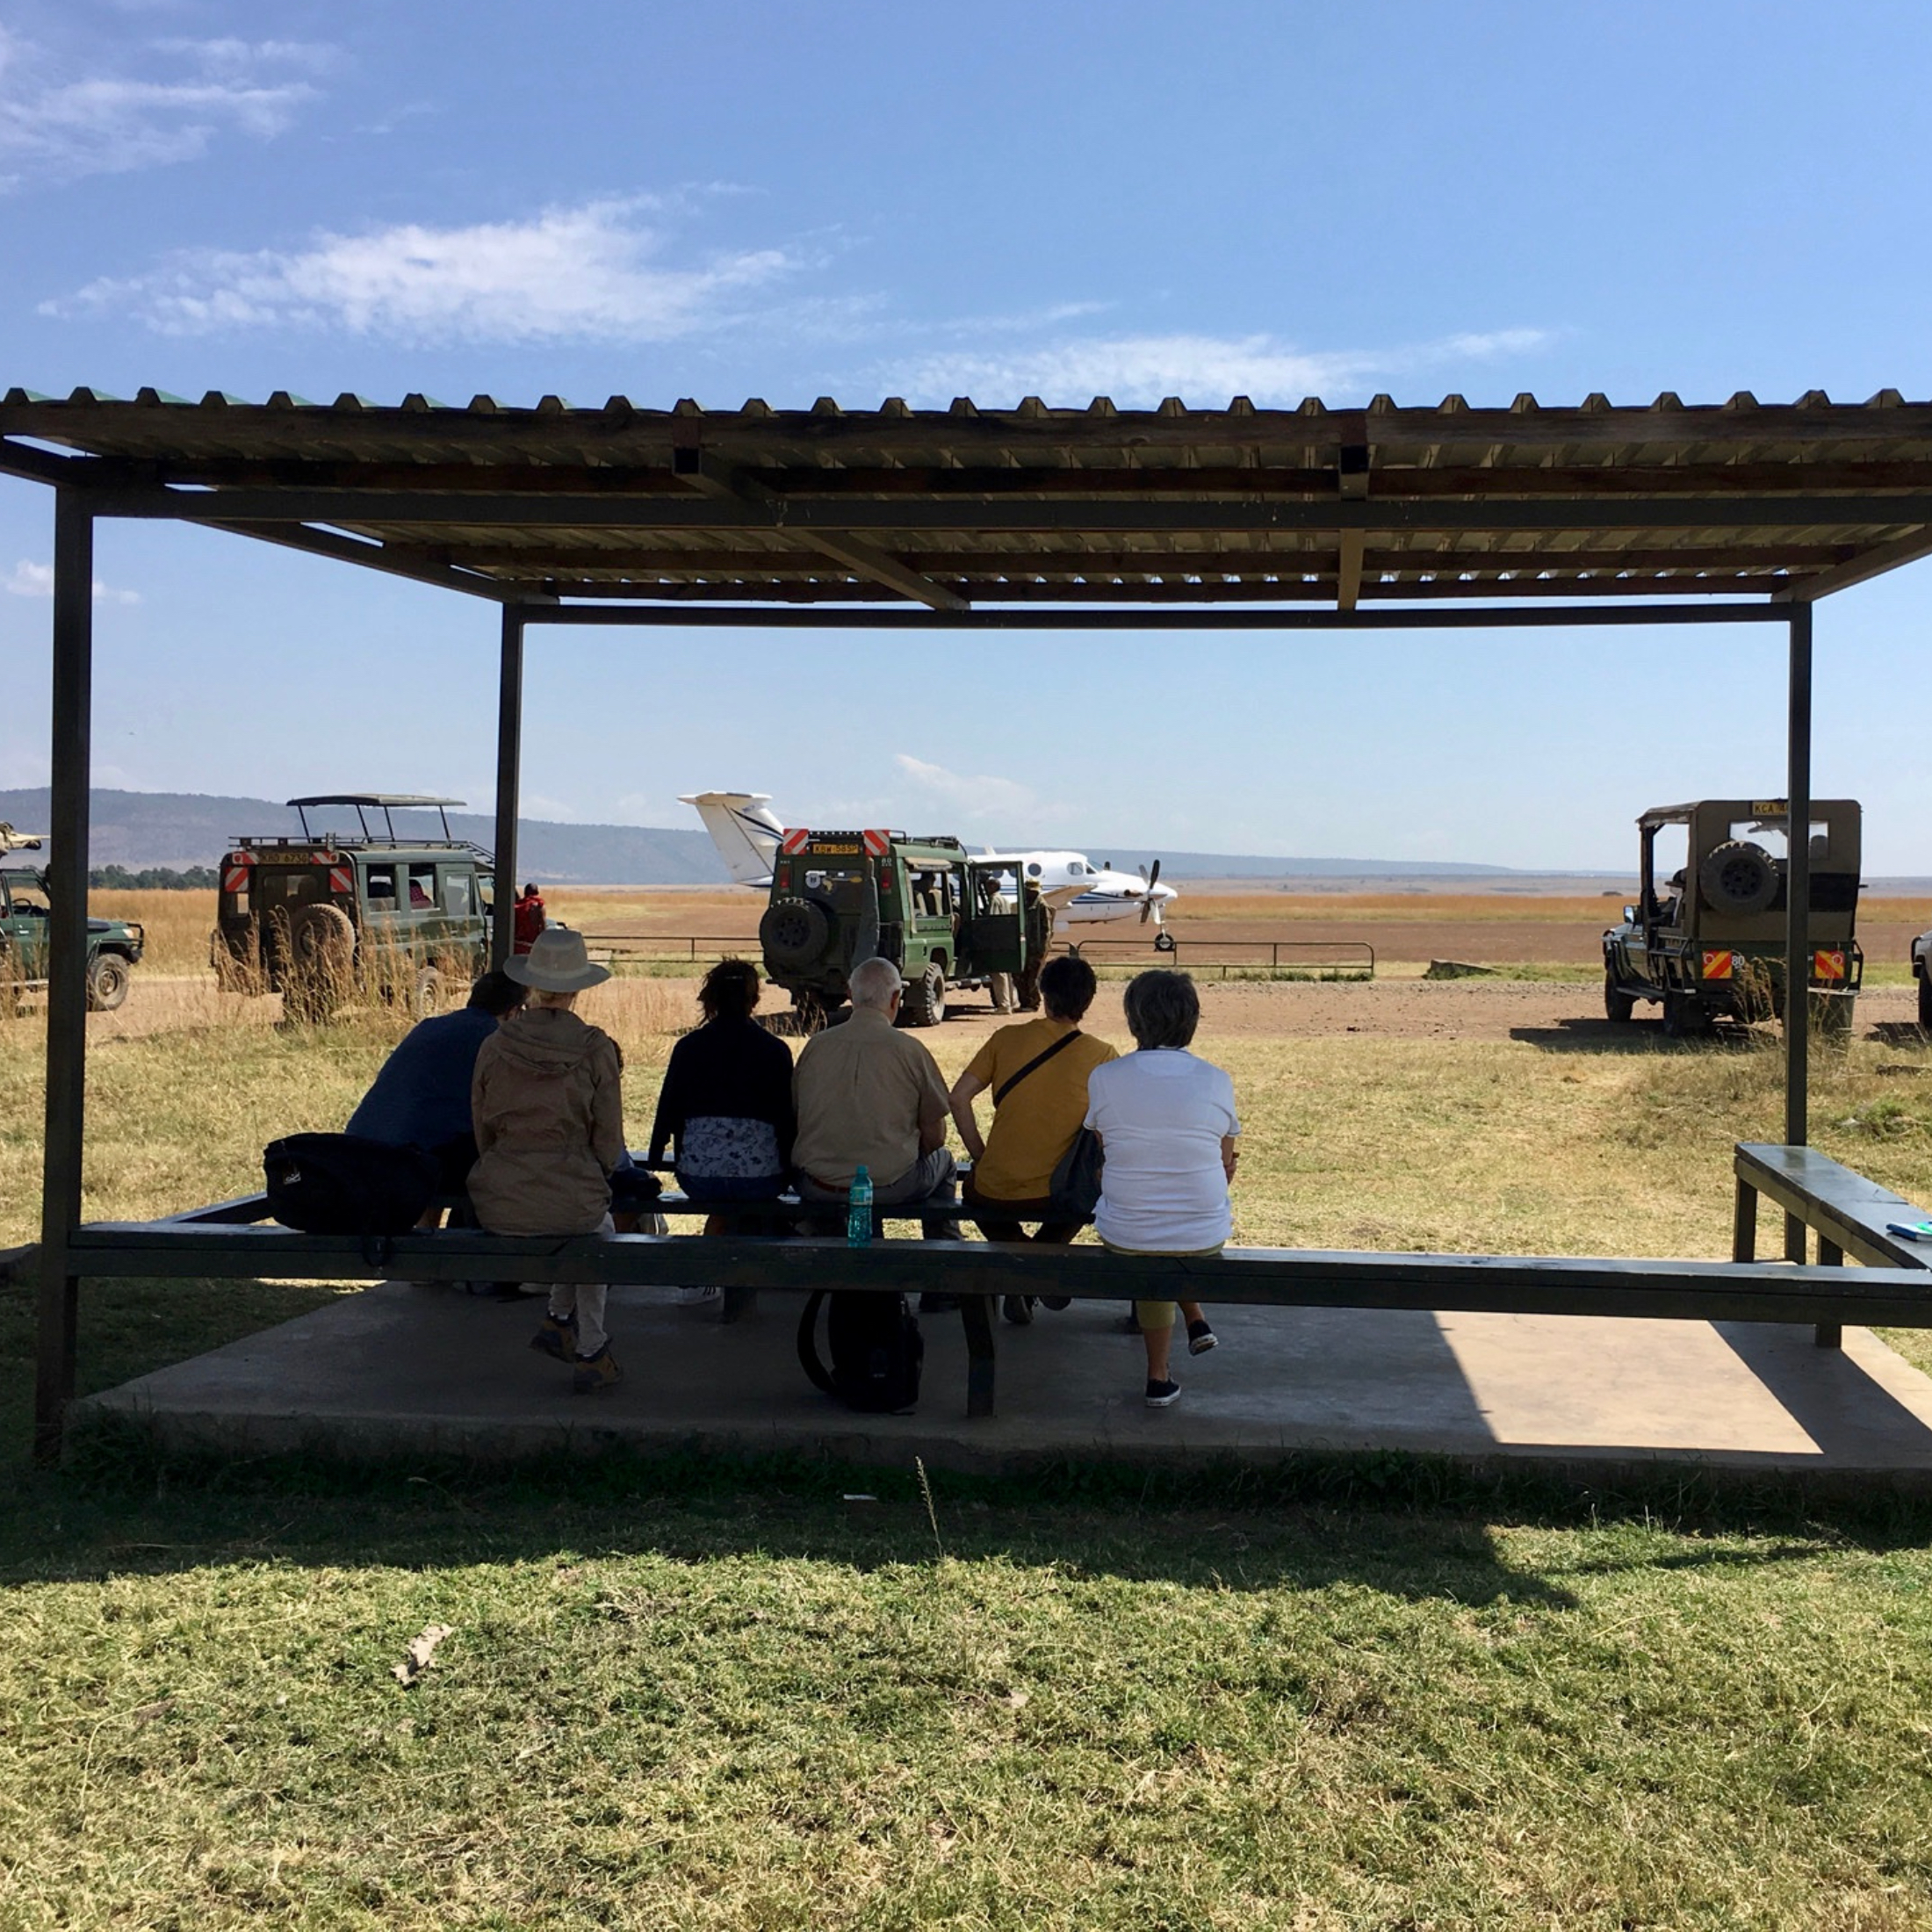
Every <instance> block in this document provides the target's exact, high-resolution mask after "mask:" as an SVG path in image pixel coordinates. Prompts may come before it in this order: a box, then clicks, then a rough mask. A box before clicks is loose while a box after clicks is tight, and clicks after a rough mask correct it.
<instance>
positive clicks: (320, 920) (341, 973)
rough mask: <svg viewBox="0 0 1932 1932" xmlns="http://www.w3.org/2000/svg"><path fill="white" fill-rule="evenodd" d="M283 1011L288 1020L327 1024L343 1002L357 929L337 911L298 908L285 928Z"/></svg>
mask: <svg viewBox="0 0 1932 1932" xmlns="http://www.w3.org/2000/svg"><path fill="white" fill-rule="evenodd" d="M288 949H289V956H288V962H287V964H286V966H285V969H284V971H283V984H282V1006H283V1010H284V1011H285V1013H287V1014H288V1016H289V1017H290V1018H291V1019H302V1020H322V1019H326V1018H327V1017H328V1014H329V1013H332V1012H333V1011H334V1010H335V1007H337V1006H340V1005H341V1004H342V1001H343V1000H344V998H347V996H348V994H349V992H350V988H351V985H352V982H353V975H354V972H355V965H356V928H355V927H354V926H352V925H350V920H349V915H348V913H346V912H343V911H342V908H341V907H340V906H339V905H304V906H301V907H299V908H298V910H297V912H296V914H295V917H294V919H292V921H291V922H290V927H289V948H288Z"/></svg>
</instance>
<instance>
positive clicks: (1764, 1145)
mask: <svg viewBox="0 0 1932 1932" xmlns="http://www.w3.org/2000/svg"><path fill="white" fill-rule="evenodd" d="M1735 1169H1736V1175H1737V1201H1736V1207H1735V1210H1734V1218H1733V1223H1732V1231H1731V1258H1732V1259H1733V1260H1734V1261H1740V1262H1742V1261H1755V1260H1756V1258H1757V1202H1758V1196H1759V1195H1761V1194H1762V1195H1764V1196H1765V1197H1767V1198H1768V1199H1769V1200H1772V1201H1774V1202H1776V1204H1777V1206H1778V1207H1779V1208H1783V1209H1784V1215H1785V1223H1784V1231H1785V1238H1784V1251H1785V1254H1786V1256H1787V1257H1788V1258H1790V1259H1791V1260H1793V1261H1803V1260H1804V1259H1805V1258H1806V1240H1805V1232H1804V1230H1805V1229H1807V1228H1808V1229H1813V1230H1814V1231H1815V1232H1816V1234H1817V1236H1818V1262H1819V1265H1820V1267H1827V1268H1837V1267H1842V1266H1843V1265H1844V1260H1845V1257H1846V1256H1847V1255H1849V1256H1850V1257H1851V1258H1852V1259H1853V1260H1855V1261H1857V1262H1861V1263H1863V1264H1864V1265H1865V1266H1866V1267H1868V1268H1921V1269H1932V1244H1926V1243H1922V1242H1915V1241H1910V1240H1907V1239H1906V1238H1905V1237H1904V1236H1900V1235H1895V1234H1892V1233H1889V1232H1888V1231H1887V1229H1886V1223H1887V1222H1894V1221H1902V1222H1914V1221H1923V1220H1924V1219H1925V1218H1926V1216H1925V1211H1924V1210H1923V1209H1922V1208H1914V1206H1913V1205H1912V1203H1911V1202H1910V1201H1908V1200H1905V1199H1904V1198H1903V1197H1902V1196H1900V1195H1898V1194H1895V1193H1892V1190H1891V1189H1890V1188H1888V1187H1881V1186H1879V1185H1878V1182H1877V1181H1875V1180H1868V1179H1866V1178H1865V1177H1864V1175H1863V1174H1861V1173H1858V1172H1856V1171H1855V1170H1854V1169H1852V1168H1849V1167H1846V1166H1844V1165H1843V1164H1842V1163H1840V1162H1838V1161H1835V1160H1833V1159H1832V1158H1831V1157H1830V1156H1829V1155H1827V1154H1820V1152H1819V1151H1818V1150H1817V1149H1816V1148H1815V1147H1784V1146H1780V1145H1778V1144H1777V1143H1775V1142H1766V1141H1741V1142H1739V1143H1738V1148H1737V1156H1736V1161H1735ZM1813 1338H1814V1339H1815V1340H1816V1342H1817V1344H1818V1345H1819V1347H1820V1348H1839V1347H1842V1345H1843V1343H1844V1330H1843V1327H1842V1324H1840V1323H1832V1322H1820V1323H1819V1324H1818V1326H1817V1331H1816V1334H1815V1336H1814V1337H1813Z"/></svg>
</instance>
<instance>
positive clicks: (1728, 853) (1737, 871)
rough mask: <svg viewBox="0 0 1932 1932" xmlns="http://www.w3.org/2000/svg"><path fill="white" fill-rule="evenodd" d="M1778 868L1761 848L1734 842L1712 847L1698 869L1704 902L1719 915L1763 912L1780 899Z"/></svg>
mask: <svg viewBox="0 0 1932 1932" xmlns="http://www.w3.org/2000/svg"><path fill="white" fill-rule="evenodd" d="M1777 878H1778V874H1777V865H1776V864H1775V863H1774V862H1773V861H1772V858H1771V855H1770V853H1768V852H1767V851H1766V850H1765V849H1764V847H1763V846H1761V845H1752V844H1751V843H1749V841H1748V840H1743V839H1732V840H1727V842H1726V843H1725V844H1723V845H1720V846H1712V847H1711V849H1710V850H1709V851H1708V852H1706V853H1705V855H1704V857H1703V859H1702V860H1701V861H1699V862H1698V884H1699V885H1701V886H1702V887H1703V888H1704V897H1705V902H1706V903H1707V904H1708V905H1710V906H1711V907H1712V910H1713V911H1715V912H1732V913H1744V912H1764V911H1766V910H1767V909H1768V908H1769V907H1770V903H1771V901H1772V900H1773V899H1775V898H1777Z"/></svg>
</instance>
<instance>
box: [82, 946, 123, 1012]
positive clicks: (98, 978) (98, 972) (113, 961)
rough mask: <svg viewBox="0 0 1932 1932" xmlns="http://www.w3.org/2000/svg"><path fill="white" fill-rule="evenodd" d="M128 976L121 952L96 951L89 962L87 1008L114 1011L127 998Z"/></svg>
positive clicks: (91, 1010)
mask: <svg viewBox="0 0 1932 1932" xmlns="http://www.w3.org/2000/svg"><path fill="white" fill-rule="evenodd" d="M128 977H129V976H128V971H127V962H126V960H125V959H123V958H122V957H121V956H120V955H119V953H96V954H95V955H94V956H93V958H92V959H90V960H89V961H88V962H87V1010H88V1011H89V1012H90V1013H112V1012H113V1010H114V1009H115V1007H117V1006H119V1005H121V1004H122V1002H123V1001H125V1000H126V998H127V981H128Z"/></svg>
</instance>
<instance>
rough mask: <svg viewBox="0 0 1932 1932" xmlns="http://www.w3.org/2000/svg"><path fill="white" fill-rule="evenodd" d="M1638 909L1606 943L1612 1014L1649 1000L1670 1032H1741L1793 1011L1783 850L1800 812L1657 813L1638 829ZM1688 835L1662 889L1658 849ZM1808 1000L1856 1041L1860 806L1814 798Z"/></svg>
mask: <svg viewBox="0 0 1932 1932" xmlns="http://www.w3.org/2000/svg"><path fill="white" fill-rule="evenodd" d="M1637 826H1638V831H1639V833H1640V840H1641V843H1640V854H1639V861H1638V889H1637V904H1636V905H1626V907H1625V908H1624V919H1623V924H1622V925H1620V926H1613V927H1612V928H1611V930H1610V931H1609V932H1607V933H1605V934H1604V1011H1605V1013H1607V1014H1608V1015H1609V1017H1610V1018H1611V1019H1612V1020H1628V1019H1629V1018H1630V1016H1631V1013H1632V1011H1633V1007H1634V1006H1635V1004H1636V1002H1637V1001H1638V1000H1640V999H1653V1000H1657V1001H1659V1002H1661V1003H1662V1007H1663V1025H1664V1030H1665V1031H1666V1032H1667V1033H1672V1034H1681V1033H1687V1032H1693V1031H1700V1030H1702V1029H1703V1028H1705V1027H1708V1026H1710V1025H1711V1023H1712V1021H1713V1020H1720V1019H1721V1020H1734V1021H1735V1022H1737V1023H1739V1024H1741V1025H1748V1024H1750V1023H1751V1022H1753V1021H1756V1020H1774V1019H1779V1018H1782V1017H1783V1015H1784V948H1785V938H1786V935H1785V919H1786V912H1787V905H1788V901H1787V897H1786V890H1785V876H1786V865H1787V860H1786V853H1787V850H1788V846H1789V837H1790V827H1791V813H1790V810H1789V808H1788V807H1787V805H1786V804H1785V802H1784V800H1783V799H1782V798H1757V799H1748V798H1703V799H1699V800H1698V801H1697V802H1696V803H1695V804H1686V805H1659V806H1657V807H1655V808H1654V809H1653V810H1652V811H1647V812H1645V813H1644V815H1643V816H1642V817H1641V818H1639V819H1638V821H1637ZM1676 828H1681V829H1682V831H1683V835H1684V844H1683V863H1682V864H1681V866H1680V867H1679V868H1678V869H1676V870H1675V871H1673V872H1672V873H1670V874H1669V876H1668V877H1667V878H1665V879H1664V880H1663V882H1662V884H1661V886H1660V884H1659V882H1658V879H1657V871H1658V869H1659V866H1660V864H1668V863H1669V861H1670V859H1671V858H1674V857H1675V856H1676V845H1675V842H1674V840H1673V842H1672V844H1671V845H1670V846H1669V847H1668V848H1667V854H1668V855H1666V854H1660V840H1661V839H1662V838H1668V837H1669V836H1670V834H1671V833H1672V832H1673V831H1674V830H1675V829H1676ZM1808 838H1809V841H1810V843H1809V847H1808V849H1809V853H1810V857H1811V893H1810V919H1809V922H1808V923H1809V934H1810V936H1809V943H1808V946H1807V948H1806V950H1807V956H1808V958H1809V962H1810V967H1811V971H1810V988H1809V990H1810V992H1811V995H1812V998H1813V1012H1814V1013H1815V1014H1816V1015H1817V1018H1818V1021H1819V1025H1820V1028H1821V1029H1822V1030H1823V1031H1826V1032H1828V1033H1848V1032H1849V1030H1850V1027H1851V1021H1852V1003H1853V1001H1854V999H1855V998H1856V995H1857V991H1858V987H1859V984H1860V983H1861V980H1862V977H1863V975H1864V955H1863V954H1861V953H1860V951H1859V950H1858V943H1857V941H1856V939H1855V938H1854V937H1853V932H1854V928H1855V926H1856V922H1857V916H1858V883H1859V882H1858V867H1859V809H1858V805H1857V802H1856V800H1854V799H1850V798H1823V799H1814V800H1813V803H1812V808H1811V812H1810V816H1809V832H1808Z"/></svg>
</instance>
